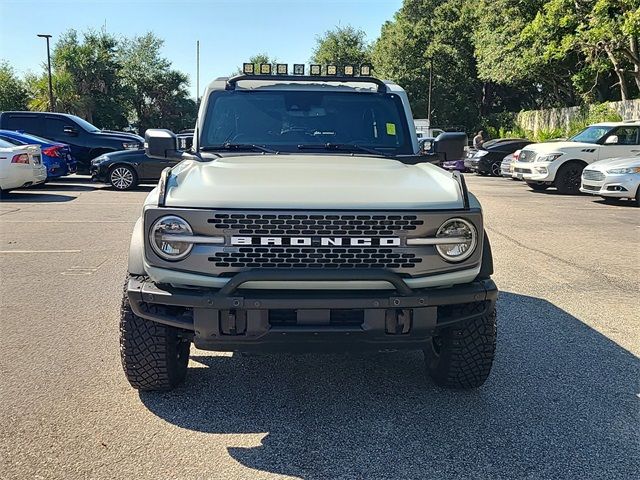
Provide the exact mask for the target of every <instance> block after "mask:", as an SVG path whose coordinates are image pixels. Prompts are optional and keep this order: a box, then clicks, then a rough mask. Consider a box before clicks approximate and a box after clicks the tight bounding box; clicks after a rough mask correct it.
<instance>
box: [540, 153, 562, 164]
mask: <svg viewBox="0 0 640 480" xmlns="http://www.w3.org/2000/svg"><path fill="white" fill-rule="evenodd" d="M562 155H563V154H562V153H546V154H542V155H538V156H537V157H536V162H553V161H554V160H555V159H557V158H558V157H561V156H562Z"/></svg>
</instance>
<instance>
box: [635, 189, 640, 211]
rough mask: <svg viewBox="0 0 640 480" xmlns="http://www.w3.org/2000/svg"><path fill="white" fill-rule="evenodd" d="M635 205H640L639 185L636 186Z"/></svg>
mask: <svg viewBox="0 0 640 480" xmlns="http://www.w3.org/2000/svg"><path fill="white" fill-rule="evenodd" d="M636 207H640V185H639V186H638V190H637V191H636Z"/></svg>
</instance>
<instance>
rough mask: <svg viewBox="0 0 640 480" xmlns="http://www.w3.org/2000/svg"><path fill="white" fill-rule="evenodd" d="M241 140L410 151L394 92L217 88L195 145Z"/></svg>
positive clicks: (289, 146) (287, 146)
mask: <svg viewBox="0 0 640 480" xmlns="http://www.w3.org/2000/svg"><path fill="white" fill-rule="evenodd" d="M225 143H242V144H253V145H262V146H266V147H270V148H272V149H275V150H278V151H283V150H284V151H297V150H298V146H299V145H305V146H307V147H308V146H310V145H318V146H321V145H325V144H327V143H331V144H353V145H358V146H360V147H369V148H372V149H376V150H378V151H384V152H385V154H390V155H395V154H400V153H402V154H411V153H413V151H412V145H411V140H410V136H409V130H408V128H407V121H406V117H405V116H404V109H403V106H402V102H401V100H400V98H399V97H398V96H397V95H393V94H381V93H358V92H320V91H309V90H306V91H299V90H298V91H292V90H286V91H283V90H263V91H237V90H234V91H219V92H214V93H213V94H212V96H211V98H210V100H209V105H208V107H207V115H206V119H205V123H204V126H203V131H202V136H201V140H200V144H201V145H200V146H201V147H203V148H205V147H213V146H219V145H223V144H225Z"/></svg>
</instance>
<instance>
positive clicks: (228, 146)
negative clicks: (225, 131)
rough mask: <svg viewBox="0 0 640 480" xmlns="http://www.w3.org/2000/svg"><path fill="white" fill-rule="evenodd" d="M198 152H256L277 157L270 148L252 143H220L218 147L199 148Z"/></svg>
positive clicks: (276, 152)
mask: <svg viewBox="0 0 640 480" xmlns="http://www.w3.org/2000/svg"><path fill="white" fill-rule="evenodd" d="M200 150H202V151H203V152H210V151H213V150H258V151H259V152H263V153H273V154H274V155H277V154H278V153H280V152H278V151H276V150H272V149H271V148H267V147H263V146H261V145H255V144H253V143H230V142H226V143H222V144H220V145H207V146H206V147H200Z"/></svg>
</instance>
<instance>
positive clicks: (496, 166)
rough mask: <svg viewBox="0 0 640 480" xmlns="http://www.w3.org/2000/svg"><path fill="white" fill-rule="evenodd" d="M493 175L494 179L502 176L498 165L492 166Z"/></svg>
mask: <svg viewBox="0 0 640 480" xmlns="http://www.w3.org/2000/svg"><path fill="white" fill-rule="evenodd" d="M491 174H492V175H493V176H494V177H497V176H498V175H500V165H498V164H497V163H494V164H493V165H491Z"/></svg>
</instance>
